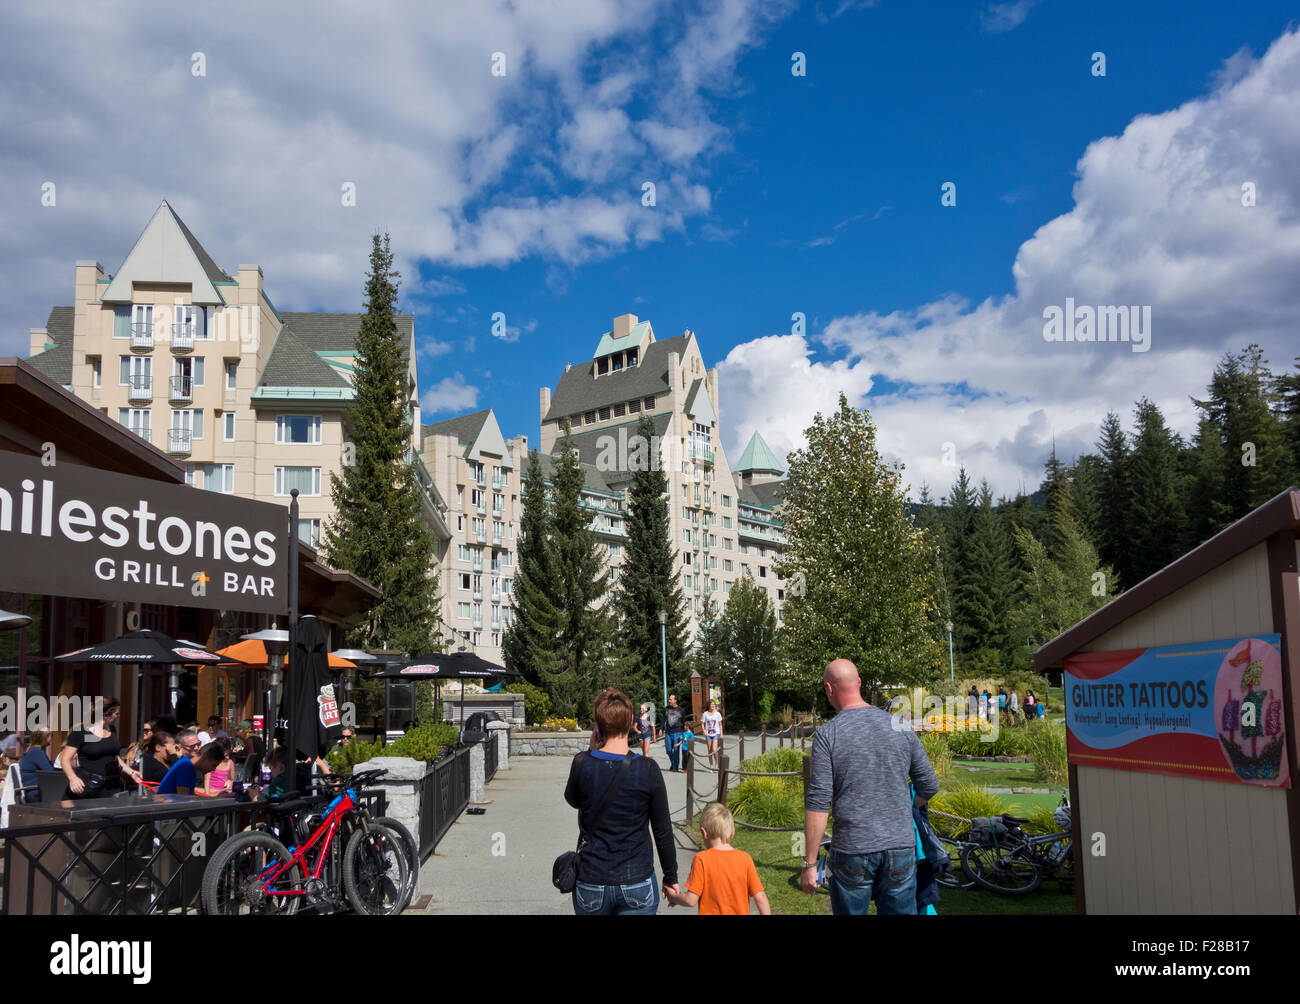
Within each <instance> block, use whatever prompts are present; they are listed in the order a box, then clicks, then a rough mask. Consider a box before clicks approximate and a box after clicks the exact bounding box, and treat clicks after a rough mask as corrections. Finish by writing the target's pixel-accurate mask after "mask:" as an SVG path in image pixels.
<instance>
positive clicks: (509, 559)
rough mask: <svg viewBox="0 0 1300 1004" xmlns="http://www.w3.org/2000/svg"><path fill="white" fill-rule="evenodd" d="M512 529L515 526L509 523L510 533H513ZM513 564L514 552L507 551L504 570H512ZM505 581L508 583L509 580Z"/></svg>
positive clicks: (512, 534)
mask: <svg viewBox="0 0 1300 1004" xmlns="http://www.w3.org/2000/svg"><path fill="white" fill-rule="evenodd" d="M514 528H515V525H514V524H513V523H511V524H510V529H511V531H513V530H514ZM511 536H512V537H513V536H514V533H513V532H512V533H511ZM514 564H515V552H514V551H507V552H506V554H505V566H506V568H513V567H514ZM506 581H507V582H509V581H510V580H509V579H506Z"/></svg>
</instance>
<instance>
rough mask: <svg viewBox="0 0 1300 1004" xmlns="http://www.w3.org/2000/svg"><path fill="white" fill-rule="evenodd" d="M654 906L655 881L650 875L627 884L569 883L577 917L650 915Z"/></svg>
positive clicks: (652, 913) (655, 906)
mask: <svg viewBox="0 0 1300 1004" xmlns="http://www.w3.org/2000/svg"><path fill="white" fill-rule="evenodd" d="M658 909H659V883H658V882H656V881H655V877H654V875H651V876H650V877H649V878H648V879H646V880H645V881H644V882H634V883H632V884H631V885H591V884H589V883H587V882H579V883H578V884H577V885H575V886H574V887H573V912H574V913H576V914H577V915H578V916H579V917H583V916H586V917H591V916H605V917H610V916H653V915H654V913H655V912H656V911H657V910H658Z"/></svg>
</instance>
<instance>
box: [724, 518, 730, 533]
mask: <svg viewBox="0 0 1300 1004" xmlns="http://www.w3.org/2000/svg"><path fill="white" fill-rule="evenodd" d="M722 529H724V530H730V529H731V517H730V516H723V517H722Z"/></svg>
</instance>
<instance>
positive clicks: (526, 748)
mask: <svg viewBox="0 0 1300 1004" xmlns="http://www.w3.org/2000/svg"><path fill="white" fill-rule="evenodd" d="M590 746H591V733H590V732H525V731H517V732H512V733H511V735H510V755H511V756H512V757H516V756H573V754H575V753H583V752H585V751H586V750H587V748H588V747H590Z"/></svg>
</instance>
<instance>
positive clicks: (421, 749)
mask: <svg viewBox="0 0 1300 1004" xmlns="http://www.w3.org/2000/svg"><path fill="white" fill-rule="evenodd" d="M459 738H460V737H459V735H458V733H457V732H456V726H454V725H449V724H446V723H442V724H438V725H417V726H416V727H415V728H413V729H411V731H410V732H408V733H406V735H404V736H402V738H401V739H398V740H397V741H396V742H395V743H393V744H392V745H391V746H389V747H387V748H386V749H384V750H383V751H382V753H381V754H377V755H382V756H404V757H410V758H411V759H412V760H423V761H425V762H426V763H432V762H433V761H434V760H437V759H438V757H440V756H442V754H443V751H444V750H445V749H446V748H447V747H449V746H455V745H456V743H457V741H458V740H459Z"/></svg>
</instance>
